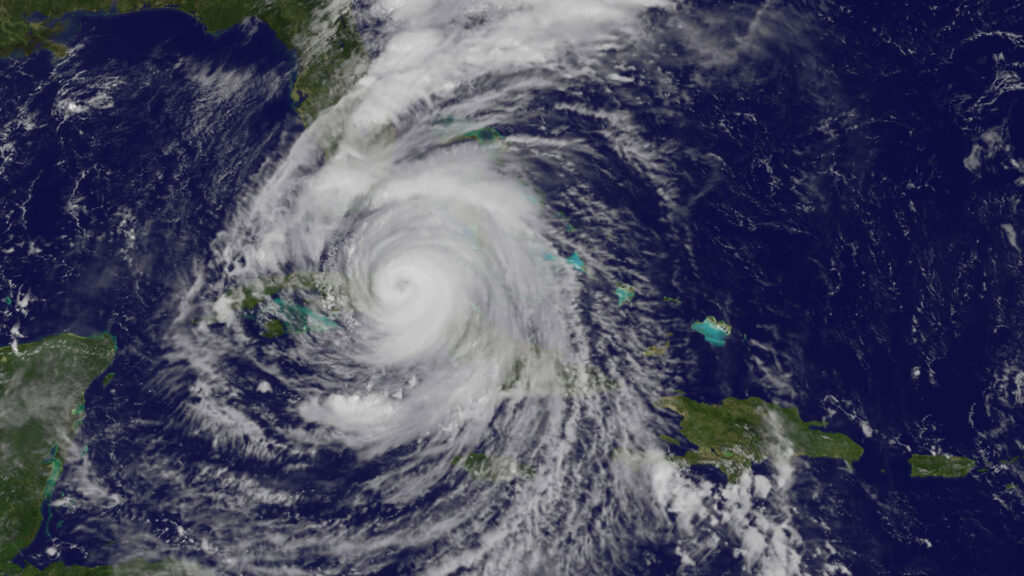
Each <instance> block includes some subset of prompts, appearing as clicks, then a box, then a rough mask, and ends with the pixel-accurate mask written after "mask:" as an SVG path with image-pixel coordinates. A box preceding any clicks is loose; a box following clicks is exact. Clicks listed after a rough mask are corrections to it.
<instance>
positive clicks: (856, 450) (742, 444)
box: [660, 396, 864, 482]
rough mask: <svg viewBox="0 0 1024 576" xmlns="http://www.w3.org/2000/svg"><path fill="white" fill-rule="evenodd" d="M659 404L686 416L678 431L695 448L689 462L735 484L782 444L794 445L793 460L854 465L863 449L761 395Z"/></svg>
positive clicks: (681, 398) (674, 398) (679, 399)
mask: <svg viewBox="0 0 1024 576" xmlns="http://www.w3.org/2000/svg"><path fill="white" fill-rule="evenodd" d="M660 404H661V406H663V407H665V408H669V409H670V410H673V411H674V412H676V413H678V414H679V415H681V416H682V417H683V420H682V422H680V425H679V426H680V432H681V433H682V435H683V436H685V437H686V439H687V440H689V441H690V442H691V443H693V444H696V445H697V450H691V451H689V452H686V453H685V454H683V456H682V457H681V459H682V460H683V461H685V462H688V463H690V464H707V465H710V466H714V467H716V468H718V469H719V470H721V471H722V472H723V473H725V476H726V478H727V479H728V481H729V482H735V481H737V480H738V479H739V478H740V476H742V475H743V472H744V471H746V470H748V469H749V468H750V466H751V465H752V464H754V463H755V462H762V461H765V460H767V459H768V457H769V448H770V446H771V445H772V444H773V443H775V442H778V441H780V440H785V441H788V442H790V443H791V444H792V447H793V451H794V454H793V455H794V456H805V457H808V458H836V459H841V460H845V461H847V462H856V461H857V460H859V459H860V457H861V456H862V455H863V454H864V449H863V448H861V447H860V445H858V444H857V443H856V442H854V441H853V440H851V439H850V438H849V437H848V436H846V435H843V434H838V433H835V432H823V431H822V430H820V428H823V427H824V423H822V422H804V421H803V420H802V419H801V418H800V413H799V411H798V410H797V409H796V408H795V407H783V406H779V405H777V404H772V403H770V402H765V401H764V400H762V399H760V398H757V397H750V398H745V399H742V400H741V399H738V398H726V399H725V400H723V401H722V403H721V404H705V403H702V402H697V401H696V400H692V399H690V398H687V397H685V396H671V397H668V398H662V399H661V402H660Z"/></svg>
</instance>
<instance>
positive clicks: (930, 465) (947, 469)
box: [910, 454, 974, 478]
mask: <svg viewBox="0 0 1024 576" xmlns="http://www.w3.org/2000/svg"><path fill="white" fill-rule="evenodd" d="M972 470H974V460H971V459H970V458H964V457H961V456H950V455H948V454H936V455H934V456H933V455H929V454H913V455H911V456H910V476H911V477H913V478H928V477H939V478H962V477H964V476H967V475H968V474H970V473H971V471H972Z"/></svg>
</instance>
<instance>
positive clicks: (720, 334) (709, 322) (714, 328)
mask: <svg viewBox="0 0 1024 576" xmlns="http://www.w3.org/2000/svg"><path fill="white" fill-rule="evenodd" d="M690 329H691V330H693V331H694V332H697V333H698V334H700V335H701V336H703V337H704V341H705V342H707V343H708V344H711V347H712V348H721V347H722V346H725V342H726V340H728V339H729V336H731V335H732V326H730V325H728V324H726V323H725V322H722V321H721V320H718V319H716V318H715V317H714V316H708V317H706V318H704V320H703V321H702V322H694V323H693V324H690Z"/></svg>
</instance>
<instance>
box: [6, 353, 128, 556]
mask: <svg viewBox="0 0 1024 576" xmlns="http://www.w3.org/2000/svg"><path fill="white" fill-rule="evenodd" d="M116 349H117V346H116V343H115V340H114V337H113V336H111V335H110V334H98V335H96V336H91V337H88V338H83V337H81V336H75V335H73V334H58V335H56V336H50V337H49V338H45V339H43V340H40V341H39V342H33V343H28V344H20V345H19V346H18V347H17V350H15V348H13V347H11V346H7V347H4V348H0V438H2V440H0V453H2V454H3V467H2V469H0V567H3V568H4V569H10V568H11V566H13V565H12V564H11V560H12V559H13V558H14V557H15V556H16V555H17V553H18V551H19V550H21V549H22V548H24V547H26V546H28V545H29V544H30V543H31V542H32V539H33V538H34V537H35V535H36V533H37V532H38V531H39V529H40V527H41V526H42V522H43V515H42V507H43V504H44V503H45V502H47V501H49V499H50V498H51V497H52V496H53V490H54V486H55V484H56V482H57V479H58V478H59V477H60V474H61V471H62V470H63V462H62V461H61V458H60V455H61V453H62V452H66V451H67V450H70V449H71V441H70V437H71V435H72V434H73V432H74V428H75V423H76V422H78V421H80V420H81V418H82V417H83V416H84V414H85V406H84V403H83V397H84V395H85V389H86V387H88V386H89V383H90V382H92V381H93V380H95V379H96V378H97V377H99V376H100V374H102V373H103V371H104V370H106V368H107V366H109V365H110V363H111V361H113V359H114V353H115V351H116ZM54 570H56V571H54ZM60 570H63V568H53V569H47V570H46V571H45V572H44V573H46V574H58V573H59V574H65V573H67V574H70V573H77V572H67V571H63V572H62V571H60ZM27 573H31V571H28V572H27ZM90 573H91V572H90Z"/></svg>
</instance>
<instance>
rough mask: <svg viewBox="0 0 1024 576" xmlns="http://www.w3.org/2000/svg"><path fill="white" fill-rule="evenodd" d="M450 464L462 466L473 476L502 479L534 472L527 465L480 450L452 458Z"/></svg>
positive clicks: (531, 475)
mask: <svg viewBox="0 0 1024 576" xmlns="http://www.w3.org/2000/svg"><path fill="white" fill-rule="evenodd" d="M452 466H462V467H463V468H465V469H466V470H467V471H468V472H469V473H470V474H471V475H472V476H473V478H477V479H483V480H490V481H492V482H493V481H495V480H503V479H508V478H532V477H533V476H534V474H536V472H535V471H534V470H533V468H530V467H529V466H522V465H520V464H518V463H516V462H514V461H512V460H510V459H508V458H496V457H491V456H488V455H487V454H483V453H481V452H470V453H469V454H466V455H465V456H456V457H455V458H453V459H452Z"/></svg>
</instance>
